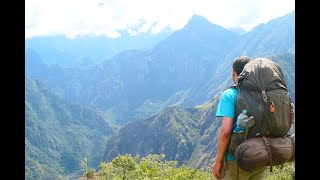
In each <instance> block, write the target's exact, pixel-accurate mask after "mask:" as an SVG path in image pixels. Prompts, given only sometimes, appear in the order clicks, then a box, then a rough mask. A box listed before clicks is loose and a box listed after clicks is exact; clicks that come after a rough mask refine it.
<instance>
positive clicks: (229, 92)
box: [222, 87, 238, 95]
mask: <svg viewBox="0 0 320 180" xmlns="http://www.w3.org/2000/svg"><path fill="white" fill-rule="evenodd" d="M237 94H238V89H237V88H236V87H229V88H228V89H226V90H224V91H223V93H222V95H237Z"/></svg>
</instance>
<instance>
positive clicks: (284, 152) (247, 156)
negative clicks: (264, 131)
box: [235, 136, 294, 172]
mask: <svg viewBox="0 0 320 180" xmlns="http://www.w3.org/2000/svg"><path fill="white" fill-rule="evenodd" d="M265 139H266V141H267V142H266V141H265V140H264V139H263V138H262V137H256V138H250V139H248V140H246V141H244V142H243V143H241V144H240V145H239V146H238V147H237V148H236V150H235V156H236V158H237V163H238V165H239V167H240V168H241V169H243V170H246V171H249V172H252V171H253V170H254V169H256V168H260V167H265V166H270V165H271V166H275V165H281V164H284V163H286V162H289V160H291V159H292V157H293V160H294V146H293V144H292V143H291V140H290V139H289V138H288V137H286V136H284V137H275V138H265ZM293 139H294V136H293ZM267 144H269V147H270V152H271V156H269V152H268V148H267Z"/></svg>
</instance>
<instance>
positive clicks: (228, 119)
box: [212, 56, 264, 180]
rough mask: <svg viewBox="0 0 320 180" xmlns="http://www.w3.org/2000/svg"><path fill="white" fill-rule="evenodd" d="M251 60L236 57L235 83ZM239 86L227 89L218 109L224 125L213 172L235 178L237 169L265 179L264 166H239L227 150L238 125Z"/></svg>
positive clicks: (247, 174)
mask: <svg viewBox="0 0 320 180" xmlns="http://www.w3.org/2000/svg"><path fill="white" fill-rule="evenodd" d="M249 61H250V58H249V57H248V56H240V57H238V58H236V59H235V61H234V62H233V64H232V80H233V82H234V83H235V85H237V84H238V76H239V74H240V72H241V71H242V70H243V67H244V66H245V65H246V64H247V63H248V62H249ZM237 95H238V90H237V88H228V89H226V90H225V91H224V92H223V93H222V94H221V97H220V100H219V104H218V107H217V111H216V117H222V125H221V129H220V134H219V139H218V148H217V155H216V159H215V163H214V164H213V166H212V173H213V175H214V176H215V177H216V178H217V179H227V180H233V179H236V178H237V170H239V171H238V174H239V177H242V178H243V179H249V178H253V177H256V178H255V179H259V178H260V179H263V177H264V173H263V172H264V168H260V169H257V170H255V171H254V172H252V173H250V172H247V171H244V170H242V169H240V168H237V162H236V157H235V156H234V155H232V154H230V153H229V152H227V149H228V145H229V140H230V137H231V134H232V131H233V130H234V128H235V127H236V101H237Z"/></svg>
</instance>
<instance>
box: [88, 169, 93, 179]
mask: <svg viewBox="0 0 320 180" xmlns="http://www.w3.org/2000/svg"><path fill="white" fill-rule="evenodd" d="M94 172H95V170H94V169H90V170H89V171H88V172H87V174H86V177H87V178H89V179H90V178H93V176H94Z"/></svg>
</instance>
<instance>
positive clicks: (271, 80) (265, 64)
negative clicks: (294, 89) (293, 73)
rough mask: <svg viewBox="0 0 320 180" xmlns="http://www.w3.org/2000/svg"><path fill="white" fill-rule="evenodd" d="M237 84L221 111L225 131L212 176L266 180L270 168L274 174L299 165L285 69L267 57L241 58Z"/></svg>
mask: <svg viewBox="0 0 320 180" xmlns="http://www.w3.org/2000/svg"><path fill="white" fill-rule="evenodd" d="M232 79H233V82H234V83H235V85H233V86H231V87H229V88H228V89H226V90H225V91H224V92H223V93H222V95H221V97H220V100H219V104H218V107H217V112H216V117H222V126H221V130H220V134H219V139H218V148H217V155H216V159H215V163H214V164H213V166H212V173H213V175H214V176H215V177H216V178H217V179H228V180H229V179H231V180H232V179H245V180H247V179H263V178H264V170H265V167H266V166H269V167H270V171H272V166H273V165H282V164H284V163H286V162H290V161H293V160H294V135H293V136H290V135H289V136H288V132H289V130H290V127H291V125H292V123H293V119H294V106H293V103H292V102H291V98H290V95H289V93H288V89H287V87H286V84H285V82H284V76H283V73H282V69H281V68H280V66H279V65H278V64H277V63H275V62H273V61H271V60H269V59H267V58H256V59H254V60H250V59H249V57H247V56H240V57H238V58H236V60H235V61H234V62H233V65H232ZM237 117H238V118H240V117H241V118H243V119H242V120H241V121H240V120H239V119H238V120H237ZM237 121H239V122H237Z"/></svg>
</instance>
